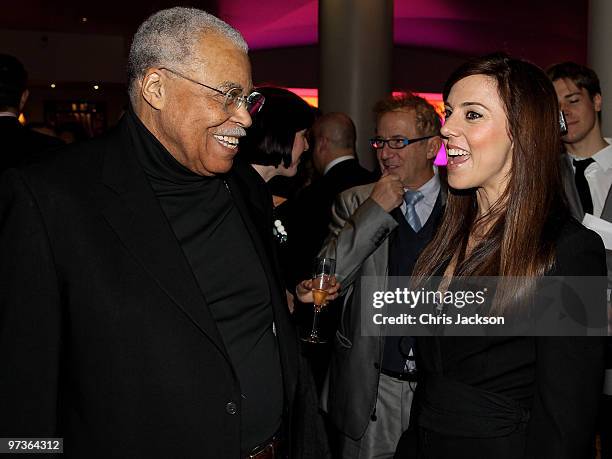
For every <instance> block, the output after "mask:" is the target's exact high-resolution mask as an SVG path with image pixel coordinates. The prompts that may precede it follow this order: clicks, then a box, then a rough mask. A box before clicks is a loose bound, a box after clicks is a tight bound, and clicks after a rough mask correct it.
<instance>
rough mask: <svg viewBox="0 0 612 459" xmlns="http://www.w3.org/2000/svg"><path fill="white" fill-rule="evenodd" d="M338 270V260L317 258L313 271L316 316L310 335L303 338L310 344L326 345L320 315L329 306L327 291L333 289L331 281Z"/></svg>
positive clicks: (314, 316)
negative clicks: (321, 334) (320, 327)
mask: <svg viewBox="0 0 612 459" xmlns="http://www.w3.org/2000/svg"><path fill="white" fill-rule="evenodd" d="M335 270H336V260H334V259H333V258H315V261H314V264H313V269H312V296H313V298H314V314H313V318H312V330H311V331H310V335H308V336H307V337H304V338H302V341H306V342H308V343H315V344H319V343H325V342H326V341H325V340H324V339H322V338H321V337H320V336H319V314H320V313H321V309H322V308H323V307H325V306H326V305H327V289H329V288H330V287H331V280H332V277H333V276H334V273H335Z"/></svg>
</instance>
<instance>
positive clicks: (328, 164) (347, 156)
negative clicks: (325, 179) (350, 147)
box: [323, 155, 355, 175]
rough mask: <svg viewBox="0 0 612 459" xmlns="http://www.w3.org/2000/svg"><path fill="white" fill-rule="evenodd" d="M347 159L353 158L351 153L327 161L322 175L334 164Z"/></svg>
mask: <svg viewBox="0 0 612 459" xmlns="http://www.w3.org/2000/svg"><path fill="white" fill-rule="evenodd" d="M349 159H355V157H354V156H351V155H344V156H339V157H338V158H336V159H334V160H332V161H330V162H328V163H327V166H325V170H324V171H323V175H325V174H327V173H328V172H329V170H330V169H331V168H332V167H334V166H335V165H336V164H339V163H341V162H343V161H348V160H349Z"/></svg>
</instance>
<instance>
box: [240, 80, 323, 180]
mask: <svg viewBox="0 0 612 459" xmlns="http://www.w3.org/2000/svg"><path fill="white" fill-rule="evenodd" d="M257 92H259V93H261V94H263V95H264V97H265V98H266V103H265V105H264V107H263V109H262V110H261V111H260V112H259V113H258V114H257V116H256V117H255V119H254V120H253V125H252V126H251V127H250V128H249V129H248V131H247V135H246V137H242V138H241V139H240V151H241V152H242V153H241V154H242V155H243V158H244V159H245V160H246V161H248V162H249V163H251V165H252V166H253V167H254V168H255V170H256V171H257V172H258V173H259V175H261V177H262V178H263V179H264V180H265V181H266V182H268V181H269V180H270V179H271V178H272V177H274V176H276V175H282V176H285V177H293V176H294V175H295V174H296V172H297V167H298V164H299V162H300V157H301V156H302V153H304V152H305V151H306V150H308V141H307V140H306V132H307V131H308V129H309V128H310V127H311V126H312V124H313V123H314V110H313V108H312V107H311V106H310V105H308V104H307V103H306V102H305V101H304V100H303V99H301V98H300V97H299V96H297V95H296V94H294V93H292V92H291V91H288V90H286V89H282V88H274V87H262V88H257Z"/></svg>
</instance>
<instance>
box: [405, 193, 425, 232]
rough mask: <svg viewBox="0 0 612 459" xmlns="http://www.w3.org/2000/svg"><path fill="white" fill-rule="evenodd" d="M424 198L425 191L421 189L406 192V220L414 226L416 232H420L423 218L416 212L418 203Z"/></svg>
mask: <svg viewBox="0 0 612 459" xmlns="http://www.w3.org/2000/svg"><path fill="white" fill-rule="evenodd" d="M421 199H423V193H421V192H420V191H410V190H408V191H406V193H405V194H404V202H405V203H406V215H405V217H406V221H407V222H408V224H409V225H410V226H411V227H412V229H413V230H414V232H415V233H418V232H419V231H420V229H421V228H422V225H421V220H419V216H418V214H417V213H416V203H417V202H419V201H420V200H421Z"/></svg>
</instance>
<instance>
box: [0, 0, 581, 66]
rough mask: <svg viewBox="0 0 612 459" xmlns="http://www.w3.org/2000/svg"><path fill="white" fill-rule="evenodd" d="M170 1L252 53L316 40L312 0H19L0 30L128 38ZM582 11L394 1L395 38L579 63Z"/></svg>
mask: <svg viewBox="0 0 612 459" xmlns="http://www.w3.org/2000/svg"><path fill="white" fill-rule="evenodd" d="M7 3H8V2H7ZM177 4H182V5H191V6H196V7H199V8H202V9H205V10H207V11H210V12H212V13H214V14H216V15H218V16H220V17H221V18H223V19H224V20H226V21H227V22H229V23H230V24H232V25H233V26H234V27H236V28H237V29H238V30H240V31H241V32H242V33H243V35H244V36H245V38H246V39H247V42H248V43H249V45H250V46H251V48H252V49H265V48H277V47H289V46H301V45H314V44H316V43H317V19H318V18H317V15H318V1H317V0H259V1H248V0H200V1H187V2H180V1H179V2H177V1H176V0H175V1H170V0H152V1H147V2H142V1H138V0H134V1H132V2H129V1H128V2H126V1H120V0H106V1H104V2H103V3H97V2H84V1H82V0H79V1H77V0H56V1H54V2H49V1H44V0H19V1H16V2H10V7H5V8H3V12H4V14H2V15H1V16H0V29H18V30H35V31H49V32H64V33H80V34H103V35H122V36H125V37H130V36H131V35H132V34H133V33H134V31H135V29H136V27H137V25H138V24H139V23H140V22H141V21H142V20H143V19H144V18H145V17H146V16H148V15H149V14H150V13H152V12H154V11H156V10H158V9H161V8H165V7H168V6H173V5H177ZM587 9H588V1H587V0H583V1H576V0H538V1H535V0H514V1H503V2H502V1H491V0H486V1H483V0H395V21H394V36H395V42H396V44H397V45H400V46H406V47H413V48H420V49H435V50H440V51H448V52H453V53H459V54H465V55H474V54H481V53H484V52H489V51H492V50H498V49H503V50H506V51H508V52H510V53H511V54H515V55H519V56H523V57H526V58H529V59H531V60H533V61H535V62H536V63H539V64H540V65H548V64H549V63H551V62H553V61H558V60H562V59H573V60H577V61H581V62H582V61H584V59H585V55H586V31H587ZM7 10H8V11H9V12H8V14H6V11H7ZM82 18H87V20H86V21H83V19H82Z"/></svg>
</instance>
